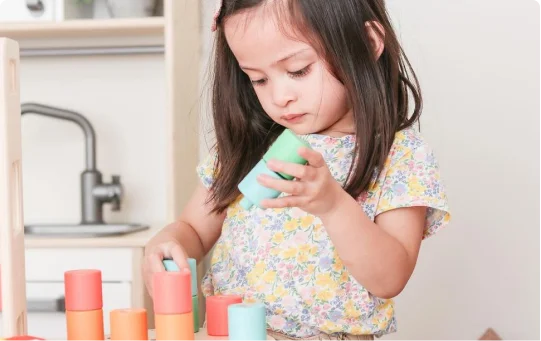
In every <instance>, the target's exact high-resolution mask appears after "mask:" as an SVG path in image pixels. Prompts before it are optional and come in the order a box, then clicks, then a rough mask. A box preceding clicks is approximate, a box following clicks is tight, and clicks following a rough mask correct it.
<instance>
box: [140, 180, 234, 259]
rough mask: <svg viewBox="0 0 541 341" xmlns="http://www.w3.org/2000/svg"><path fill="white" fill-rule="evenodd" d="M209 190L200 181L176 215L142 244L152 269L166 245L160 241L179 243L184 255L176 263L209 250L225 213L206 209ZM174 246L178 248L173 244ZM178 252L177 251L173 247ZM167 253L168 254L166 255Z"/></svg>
mask: <svg viewBox="0 0 541 341" xmlns="http://www.w3.org/2000/svg"><path fill="white" fill-rule="evenodd" d="M208 195H209V191H208V190H207V189H206V188H205V187H204V186H203V185H202V184H201V183H200V184H199V185H198V187H197V188H196V190H195V192H194V194H193V195H192V197H191V198H190V200H189V201H188V203H187V204H186V206H185V207H184V209H183V211H182V213H181V215H180V217H179V219H178V220H177V221H176V222H174V223H171V224H169V225H167V226H166V227H164V228H163V229H162V230H161V231H160V232H158V233H157V234H156V235H155V236H154V237H153V238H152V239H151V240H150V241H149V242H148V243H147V245H146V246H145V254H147V257H148V258H149V259H148V262H149V263H150V264H149V265H150V266H151V267H152V268H154V269H159V268H161V267H162V264H161V261H162V259H163V256H164V253H167V250H169V249H170V248H168V247H164V245H167V244H170V245H180V246H181V247H182V249H183V250H182V251H183V252H184V253H185V254H184V255H180V257H175V258H177V259H180V258H182V264H179V265H180V266H187V265H188V264H187V262H186V263H184V261H185V258H194V259H196V260H197V261H198V262H199V261H200V260H201V259H202V258H203V257H204V256H205V255H206V254H207V253H208V252H209V251H210V249H211V248H212V246H213V245H214V244H215V243H216V241H217V240H218V238H219V237H220V234H221V231H222V224H223V221H224V219H225V213H223V214H220V215H217V214H213V213H210V212H211V204H210V203H208V204H207V203H206V201H207V198H208ZM173 249H174V250H178V248H176V249H175V248H173ZM174 252H178V251H174ZM167 256H169V255H167Z"/></svg>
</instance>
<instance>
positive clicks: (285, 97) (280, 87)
mask: <svg viewBox="0 0 541 341" xmlns="http://www.w3.org/2000/svg"><path fill="white" fill-rule="evenodd" d="M296 99H297V95H296V93H295V91H294V90H293V89H291V87H289V86H287V85H286V84H283V83H278V84H275V85H274V87H273V89H272V101H273V103H274V105H276V106H279V107H286V106H287V105H288V104H289V103H290V102H294V101H295V100H296Z"/></svg>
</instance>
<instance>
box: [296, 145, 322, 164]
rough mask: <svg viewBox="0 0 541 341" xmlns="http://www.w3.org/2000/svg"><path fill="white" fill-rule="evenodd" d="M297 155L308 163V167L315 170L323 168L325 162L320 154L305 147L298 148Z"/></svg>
mask: <svg viewBox="0 0 541 341" xmlns="http://www.w3.org/2000/svg"><path fill="white" fill-rule="evenodd" d="M298 153H299V155H300V156H301V157H303V158H305V159H306V161H308V164H309V165H310V166H313V167H315V168H320V167H323V166H325V160H324V159H323V155H321V153H319V152H317V151H315V150H313V149H310V148H306V147H300V148H299V150H298Z"/></svg>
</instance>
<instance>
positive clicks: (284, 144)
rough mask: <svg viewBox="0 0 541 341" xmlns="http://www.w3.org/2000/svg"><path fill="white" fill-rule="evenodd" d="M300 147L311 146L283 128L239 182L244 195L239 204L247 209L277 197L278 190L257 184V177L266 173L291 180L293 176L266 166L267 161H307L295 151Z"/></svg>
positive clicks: (302, 162)
mask: <svg viewBox="0 0 541 341" xmlns="http://www.w3.org/2000/svg"><path fill="white" fill-rule="evenodd" d="M300 147H307V148H311V147H310V144H309V143H308V142H306V141H304V140H302V139H301V138H299V137H298V136H297V135H295V134H294V133H293V132H292V131H291V130H289V129H285V130H284V131H283V132H282V134H280V136H278V138H277V139H276V141H274V143H273V144H272V145H271V146H270V148H269V150H268V151H267V152H266V153H265V155H263V159H261V160H260V161H259V162H258V163H257V164H256V165H255V166H254V168H253V169H252V170H251V171H250V172H249V173H248V174H247V175H246V176H245V177H244V179H243V180H242V181H241V182H240V183H239V186H238V188H239V190H240V192H241V193H242V194H243V195H244V198H242V200H241V201H240V205H241V206H242V207H243V208H244V209H246V210H248V209H250V208H251V207H252V206H253V205H256V206H257V207H259V208H261V204H260V202H261V200H263V199H271V198H277V197H278V196H279V195H280V194H281V192H279V191H276V190H274V189H271V188H268V187H264V186H263V185H261V184H259V182H257V177H258V176H259V175H260V174H267V175H269V176H271V177H273V178H275V179H286V180H292V179H293V176H291V175H289V174H285V173H283V172H278V173H275V172H273V171H272V170H270V169H269V168H268V167H267V162H268V161H269V160H270V159H276V160H280V161H284V162H292V163H297V164H300V165H304V164H306V163H307V160H305V159H304V158H302V157H301V156H299V154H298V153H297V151H298V149H299V148H300Z"/></svg>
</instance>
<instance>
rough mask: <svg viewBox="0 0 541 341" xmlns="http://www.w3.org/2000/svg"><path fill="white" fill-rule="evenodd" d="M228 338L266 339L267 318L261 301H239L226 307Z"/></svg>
mask: <svg viewBox="0 0 541 341" xmlns="http://www.w3.org/2000/svg"><path fill="white" fill-rule="evenodd" d="M227 311H228V320H229V321H228V325H229V340H266V339H267V320H266V316H265V315H266V314H265V305H264V304H263V303H259V302H256V303H239V304H232V305H230V306H229V307H228V308H227Z"/></svg>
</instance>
